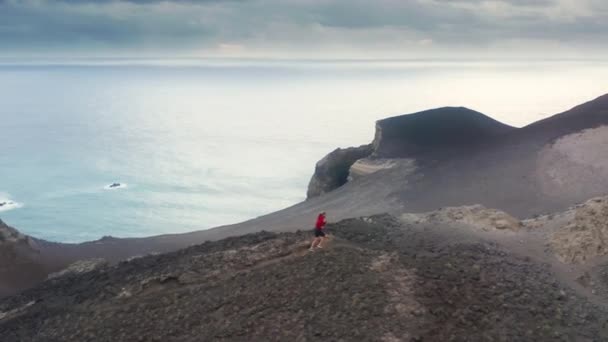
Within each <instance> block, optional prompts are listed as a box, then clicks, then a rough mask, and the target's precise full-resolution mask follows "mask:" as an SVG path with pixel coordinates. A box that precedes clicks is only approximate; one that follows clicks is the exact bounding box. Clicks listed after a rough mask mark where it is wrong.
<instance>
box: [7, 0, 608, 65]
mask: <svg viewBox="0 0 608 342" xmlns="http://www.w3.org/2000/svg"><path fill="white" fill-rule="evenodd" d="M607 51H608V1H606V0H491V1H487V0H367V1H363V0H165V1H160V0H0V57H134V56H139V57H146V56H147V57H233V58H263V57H270V58H314V59H317V58H319V59H325V58H328V59H332V58H361V59H367V58H387V59H390V58H465V59H470V58H552V59H553V58H575V59H581V58H583V59H584V58H604V57H606V56H608V53H607Z"/></svg>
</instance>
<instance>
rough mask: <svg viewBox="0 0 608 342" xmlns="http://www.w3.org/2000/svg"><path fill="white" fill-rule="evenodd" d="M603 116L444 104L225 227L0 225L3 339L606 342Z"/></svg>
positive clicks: (605, 101) (597, 111) (588, 110)
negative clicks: (104, 229) (76, 237)
mask: <svg viewBox="0 0 608 342" xmlns="http://www.w3.org/2000/svg"><path fill="white" fill-rule="evenodd" d="M607 124H608V95H607V96H603V97H601V98H598V99H596V100H594V101H591V102H589V103H586V104H583V105H581V106H578V107H575V108H574V109H572V110H570V111H567V112H565V113H562V114H558V115H556V116H553V117H551V118H548V119H545V120H542V121H540V122H537V123H535V124H532V125H529V126H527V127H524V128H512V127H509V126H505V125H503V124H501V123H498V122H496V121H494V120H492V119H490V118H488V117H485V116H484V115H483V114H480V113H477V112H474V111H470V110H468V109H465V108H442V109H436V110H432V111H428V112H422V113H417V114H412V115H405V116H401V117H396V118H390V119H386V120H381V121H379V122H378V123H377V127H376V128H377V129H376V137H375V138H374V141H373V142H372V143H371V144H370V145H366V146H362V147H359V148H354V149H342V150H336V151H334V152H332V153H331V154H330V155H328V156H327V157H326V158H324V159H323V160H321V161H320V162H319V164H318V165H317V167H316V169H315V175H314V176H313V178H312V180H311V185H310V187H309V191H308V194H309V198H308V199H307V200H306V201H305V202H302V203H300V204H297V205H295V206H293V207H290V208H287V209H284V210H282V211H279V212H276V213H272V214H269V215H266V216H262V217H259V218H256V219H253V220H250V221H247V222H243V223H240V224H236V225H232V226H226V227H219V228H215V229H211V230H208V231H199V232H192V233H188V234H180V235H164V236H156V237H149V238H139V239H117V238H112V237H107V238H104V239H102V240H99V241H93V242H88V243H84V244H76V245H71V244H58V243H50V242H46V241H41V240H37V239H35V238H31V237H26V236H23V235H21V234H19V233H18V232H17V231H16V230H14V229H12V228H9V227H8V226H6V225H4V224H3V223H0V233H2V235H0V255H1V256H2V258H0V276H1V277H0V291H2V292H0V295H5V296H6V295H11V296H10V297H6V298H5V299H3V300H0V336H2V339H1V340H2V341H137V340H141V341H154V340H158V341H207V340H230V341H241V340H279V341H285V340H288V341H289V340H294V341H307V340H327V341H339V340H343V341H352V340H357V341H359V340H361V341H366V340H369V341H560V340H563V341H604V340H608V326H607V325H606V323H605V322H607V321H608V320H607V319H608V311H606V310H607V308H608V307H607V306H606V305H607V304H608V200H607V199H606V198H605V197H602V196H604V195H606V194H608V162H607V160H608V148H606V146H608V126H606V125H607ZM463 135H464V136H463ZM489 208H495V209H489ZM321 210H325V211H327V212H328V214H329V219H330V221H332V222H334V223H333V224H331V225H330V227H329V231H330V232H331V233H332V237H331V240H330V241H329V243H328V244H327V245H326V246H325V248H324V249H321V250H317V251H315V252H308V251H307V250H306V247H307V243H308V240H309V238H310V235H311V234H310V232H308V231H304V232H301V231H298V230H299V229H306V230H308V227H309V226H310V225H311V221H314V218H315V215H316V213H317V212H319V211H321ZM262 230H265V231H267V232H260V231H262ZM245 234H248V235H245ZM231 236H232V237H231ZM237 236H239V237H237ZM205 241H207V242H205ZM210 241H215V242H210ZM203 242H204V243H203ZM201 243H202V244H201ZM184 247H187V248H185V249H183V248H184ZM78 260H84V261H80V262H79V263H76V264H73V265H72V266H71V267H70V268H68V269H67V270H64V271H63V272H61V273H54V274H51V273H53V272H57V271H60V270H62V269H64V268H65V267H66V266H68V265H69V264H71V263H73V262H76V261H78ZM49 274H51V275H50V276H49ZM47 277H48V278H49V279H48V280H46V281H44V279H46V278H47ZM34 285H35V286H34Z"/></svg>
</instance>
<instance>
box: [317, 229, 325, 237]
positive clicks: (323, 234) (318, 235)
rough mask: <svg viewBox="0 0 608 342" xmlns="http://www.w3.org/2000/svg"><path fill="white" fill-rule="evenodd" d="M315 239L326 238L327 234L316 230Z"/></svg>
mask: <svg viewBox="0 0 608 342" xmlns="http://www.w3.org/2000/svg"><path fill="white" fill-rule="evenodd" d="M315 237H325V232H323V230H321V229H317V228H315Z"/></svg>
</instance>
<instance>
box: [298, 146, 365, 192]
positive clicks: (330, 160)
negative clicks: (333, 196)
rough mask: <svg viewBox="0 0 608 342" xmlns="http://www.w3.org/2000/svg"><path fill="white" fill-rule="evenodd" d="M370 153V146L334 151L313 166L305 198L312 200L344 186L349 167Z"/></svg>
mask: <svg viewBox="0 0 608 342" xmlns="http://www.w3.org/2000/svg"><path fill="white" fill-rule="evenodd" d="M371 153H372V147H371V145H363V146H359V147H351V148H345V149H341V148H339V149H336V150H334V151H333V152H331V153H330V154H328V155H326V156H325V157H324V158H323V159H321V160H320V161H319V162H318V163H317V165H316V166H315V173H314V174H313V176H312V178H311V180H310V183H309V184H308V191H307V193H306V196H307V198H313V197H317V196H320V195H323V194H324V193H327V192H330V191H332V190H334V189H337V188H339V187H341V186H342V185H344V184H346V182H347V180H348V175H349V170H350V167H351V166H352V165H353V164H354V163H355V162H356V161H357V160H359V159H361V158H365V157H367V156H369V155H370V154H371Z"/></svg>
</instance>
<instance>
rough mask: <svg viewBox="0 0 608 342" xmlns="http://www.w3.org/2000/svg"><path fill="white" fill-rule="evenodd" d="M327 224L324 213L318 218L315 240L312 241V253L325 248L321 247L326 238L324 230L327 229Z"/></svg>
mask: <svg viewBox="0 0 608 342" xmlns="http://www.w3.org/2000/svg"><path fill="white" fill-rule="evenodd" d="M325 224H327V221H326V220H325V212H322V213H320V214H319V216H317V223H316V224H315V238H314V240H312V244H311V245H310V249H309V250H310V251H312V250H314V249H315V247H316V248H323V247H322V246H321V242H323V239H324V238H325V232H324V231H323V229H324V228H325Z"/></svg>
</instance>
